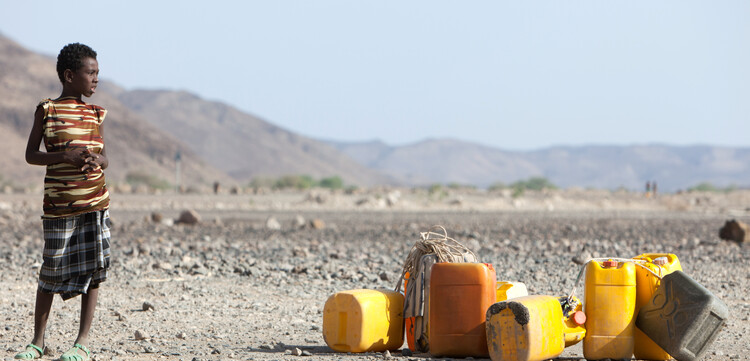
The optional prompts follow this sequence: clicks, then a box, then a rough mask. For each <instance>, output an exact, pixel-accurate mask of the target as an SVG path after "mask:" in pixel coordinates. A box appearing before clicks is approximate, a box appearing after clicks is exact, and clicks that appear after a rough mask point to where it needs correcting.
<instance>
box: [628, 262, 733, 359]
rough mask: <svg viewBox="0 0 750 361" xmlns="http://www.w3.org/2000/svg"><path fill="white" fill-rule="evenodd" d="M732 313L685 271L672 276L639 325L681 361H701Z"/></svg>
mask: <svg viewBox="0 0 750 361" xmlns="http://www.w3.org/2000/svg"><path fill="white" fill-rule="evenodd" d="M728 317H729V309H728V308H727V305H726V304H724V302H722V301H721V300H720V299H718V298H717V297H716V296H714V295H713V293H711V292H710V291H709V290H707V289H706V288H705V287H703V286H702V285H700V284H699V283H698V282H696V281H695V280H693V279H692V278H690V277H688V276H687V275H686V274H685V273H684V272H682V271H675V272H673V273H670V274H668V275H666V276H664V278H662V280H661V284H660V285H659V288H658V289H657V290H656V293H654V296H653V297H652V298H651V299H650V300H649V302H648V303H647V304H645V305H644V306H643V307H641V310H640V312H639V313H638V318H637V321H636V324H637V325H638V327H639V328H640V329H641V330H643V332H644V333H645V334H646V335H648V337H650V338H651V339H652V340H654V342H656V344H657V345H659V346H660V347H661V348H663V349H664V350H665V351H666V352H668V353H669V354H670V355H672V357H674V358H675V359H677V360H680V361H693V360H699V359H701V357H702V356H703V355H704V354H705V352H706V351H707V350H708V347H709V346H710V345H711V343H713V341H714V340H715V339H716V336H718V334H719V331H721V329H722V328H723V327H724V324H725V323H726V320H727V318H728Z"/></svg>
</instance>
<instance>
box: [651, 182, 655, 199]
mask: <svg viewBox="0 0 750 361" xmlns="http://www.w3.org/2000/svg"><path fill="white" fill-rule="evenodd" d="M652 184H653V185H652V186H651V188H652V189H653V191H652V192H653V193H654V198H656V181H654V182H653V183H652Z"/></svg>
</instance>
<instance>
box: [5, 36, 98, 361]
mask: <svg viewBox="0 0 750 361" xmlns="http://www.w3.org/2000/svg"><path fill="white" fill-rule="evenodd" d="M57 74H58V77H59V78H60V81H61V82H62V86H63V90H62V93H61V94H60V97H59V98H57V99H54V100H51V99H46V100H44V101H42V102H41V103H39V105H38V106H37V109H36V113H35V114H34V125H33V126H32V129H31V133H30V134H29V141H28V143H27V145H26V162H28V163H29V164H35V165H44V166H46V167H47V172H46V175H45V178H44V203H43V210H44V215H43V216H42V225H43V228H44V251H43V253H42V258H43V263H42V267H41V269H40V270H39V286H38V288H37V293H36V306H35V310H34V338H33V339H32V341H31V343H30V344H29V345H28V346H26V349H25V350H24V351H22V352H20V353H18V354H17V355H16V356H15V358H16V359H25V360H31V359H36V358H41V357H42V356H43V354H44V350H45V343H44V333H45V329H46V327H47V319H48V317H49V313H50V309H51V307H52V301H53V298H54V295H55V294H56V293H57V294H60V295H61V297H62V298H63V300H67V299H70V298H72V297H75V296H77V295H82V297H81V319H80V326H79V330H78V337H77V338H76V340H75V342H74V343H73V347H71V348H70V349H69V350H68V351H66V352H65V353H64V354H63V355H62V356H61V357H60V360H62V361H85V360H89V359H90V358H91V353H90V351H89V350H88V348H87V347H86V346H85V345H86V344H87V343H88V334H89V330H90V328H91V321H92V320H93V317H94V310H95V309H96V302H97V297H98V295H99V284H100V283H101V282H103V281H104V280H106V278H107V269H108V268H109V264H110V259H109V258H110V249H109V244H110V234H109V226H110V221H109V211H108V209H109V192H108V191H107V187H106V184H105V181H104V173H103V172H102V170H103V169H105V168H107V166H108V165H109V161H108V160H107V153H106V151H105V148H104V141H103V138H102V121H103V120H104V117H105V116H106V114H107V111H106V110H105V109H104V108H102V107H99V106H96V105H92V104H86V103H84V102H83V101H82V100H81V98H82V96H86V97H90V96H92V95H93V94H94V92H95V91H96V86H97V84H98V83H99V63H98V62H97V60H96V52H95V51H94V50H92V49H91V48H90V47H88V46H86V45H83V44H79V43H75V44H68V45H66V46H65V47H64V48H63V49H62V50H61V51H60V54H59V55H58V57H57ZM42 140H44V146H45V149H46V151H40V150H39V145H40V144H41V142H42Z"/></svg>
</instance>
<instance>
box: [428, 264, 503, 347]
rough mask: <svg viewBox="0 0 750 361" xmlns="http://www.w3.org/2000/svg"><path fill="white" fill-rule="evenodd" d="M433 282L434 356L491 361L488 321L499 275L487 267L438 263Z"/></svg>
mask: <svg viewBox="0 0 750 361" xmlns="http://www.w3.org/2000/svg"><path fill="white" fill-rule="evenodd" d="M431 278H432V279H431V280H430V322H429V330H430V332H429V335H430V336H429V337H430V354H432V355H433V356H448V357H487V356H488V351H487V335H486V332H485V321H486V314H487V309H489V308H490V306H492V304H493V303H495V297H496V292H495V286H496V283H497V281H496V275H495V269H494V268H493V267H492V265H491V264H486V263H436V264H435V265H434V266H432V275H431Z"/></svg>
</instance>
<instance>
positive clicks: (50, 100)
mask: <svg viewBox="0 0 750 361" xmlns="http://www.w3.org/2000/svg"><path fill="white" fill-rule="evenodd" d="M51 102H52V99H50V98H44V99H42V100H41V101H39V104H37V105H36V106H37V107H44V106H46V105H48V104H49V103H51Z"/></svg>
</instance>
